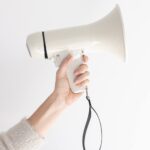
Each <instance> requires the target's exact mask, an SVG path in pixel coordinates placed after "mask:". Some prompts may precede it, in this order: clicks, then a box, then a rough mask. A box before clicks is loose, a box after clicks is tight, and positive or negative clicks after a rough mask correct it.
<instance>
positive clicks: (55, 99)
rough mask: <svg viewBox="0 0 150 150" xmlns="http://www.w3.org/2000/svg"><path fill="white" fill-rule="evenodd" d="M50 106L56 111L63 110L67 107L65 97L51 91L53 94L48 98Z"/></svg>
mask: <svg viewBox="0 0 150 150" xmlns="http://www.w3.org/2000/svg"><path fill="white" fill-rule="evenodd" d="M48 100H49V101H50V103H51V106H52V107H54V108H55V110H56V111H59V110H63V109H65V108H66V107H67V105H66V97H65V96H63V95H61V94H59V93H57V92H56V91H53V93H52V94H51V95H50V96H49V97H48Z"/></svg>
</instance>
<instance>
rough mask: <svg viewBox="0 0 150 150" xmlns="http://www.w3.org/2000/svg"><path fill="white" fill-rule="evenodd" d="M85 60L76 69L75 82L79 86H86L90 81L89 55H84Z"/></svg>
mask: <svg viewBox="0 0 150 150" xmlns="http://www.w3.org/2000/svg"><path fill="white" fill-rule="evenodd" d="M82 58H83V61H84V64H81V65H80V66H79V67H78V68H77V69H76V70H75V71H74V74H75V76H76V78H75V80H74V82H75V84H76V85H77V86H79V87H85V86H87V85H88V83H89V74H90V73H89V71H88V65H87V64H86V63H87V62H88V57H87V56H85V55H83V57H82Z"/></svg>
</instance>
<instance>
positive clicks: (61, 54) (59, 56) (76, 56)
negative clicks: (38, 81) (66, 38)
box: [54, 50, 85, 93]
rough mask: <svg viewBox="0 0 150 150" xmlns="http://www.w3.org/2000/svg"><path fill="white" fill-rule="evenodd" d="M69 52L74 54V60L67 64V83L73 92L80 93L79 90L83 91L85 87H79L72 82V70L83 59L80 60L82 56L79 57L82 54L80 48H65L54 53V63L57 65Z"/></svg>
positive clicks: (73, 76) (73, 78)
mask: <svg viewBox="0 0 150 150" xmlns="http://www.w3.org/2000/svg"><path fill="white" fill-rule="evenodd" d="M69 54H71V55H73V56H74V57H73V59H74V60H73V61H72V62H71V64H70V65H69V66H68V70H67V77H68V81H69V85H70V88H71V90H72V92H73V93H80V92H83V91H84V90H85V88H84V87H83V88H80V87H78V86H77V85H75V83H74V80H75V75H74V71H75V69H76V68H78V67H79V66H80V65H81V64H83V60H82V57H81V56H82V54H83V51H82V50H73V51H67V50H66V51H62V52H59V53H58V54H56V55H55V56H54V63H55V65H56V66H57V67H59V66H60V64H61V62H62V61H63V60H64V59H65V57H67V55H69Z"/></svg>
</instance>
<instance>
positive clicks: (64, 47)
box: [27, 5, 125, 93]
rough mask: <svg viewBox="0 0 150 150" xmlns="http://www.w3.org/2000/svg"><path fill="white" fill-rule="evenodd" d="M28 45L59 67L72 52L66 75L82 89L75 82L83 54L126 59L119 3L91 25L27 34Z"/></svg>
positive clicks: (72, 84) (77, 90)
mask: <svg viewBox="0 0 150 150" xmlns="http://www.w3.org/2000/svg"><path fill="white" fill-rule="evenodd" d="M27 48H28V50H29V53H30V56H31V57H35V58H45V59H52V58H53V59H54V62H55V64H56V66H59V65H60V63H61V62H62V60H63V59H64V58H65V57H66V56H67V55H68V53H71V54H72V55H74V56H75V57H74V59H75V60H74V61H73V62H72V64H70V66H69V68H68V71H67V76H68V80H69V83H70V87H71V90H72V91H73V92H74V93H79V92H82V91H83V90H84V89H85V88H82V89H81V88H79V87H77V86H76V85H75V84H74V74H73V71H74V70H75V69H76V68H77V67H78V66H79V65H80V64H82V63H83V62H82V59H81V57H80V56H81V55H82V54H83V52H84V51H85V50H86V51H87V52H88V51H89V52H94V51H97V52H98V53H99V52H108V53H112V54H114V55H115V56H116V57H118V58H119V59H120V60H122V61H124V60H125V42H124V29H123V21H122V17H121V11H120V7H119V6H118V5H116V6H115V8H114V9H113V10H112V11H111V12H110V13H109V14H108V15H106V16H105V17H104V18H102V19H100V20H98V21H96V22H94V23H90V24H86V25H81V26H76V27H69V28H63V29H55V30H49V31H45V32H37V33H33V34H31V35H29V36H28V38H27Z"/></svg>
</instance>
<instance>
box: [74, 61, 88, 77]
mask: <svg viewBox="0 0 150 150" xmlns="http://www.w3.org/2000/svg"><path fill="white" fill-rule="evenodd" d="M87 70H88V65H86V64H82V65H80V67H78V68H77V69H76V70H75V71H74V73H75V75H76V76H77V75H79V74H82V73H84V72H86V71H87Z"/></svg>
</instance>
